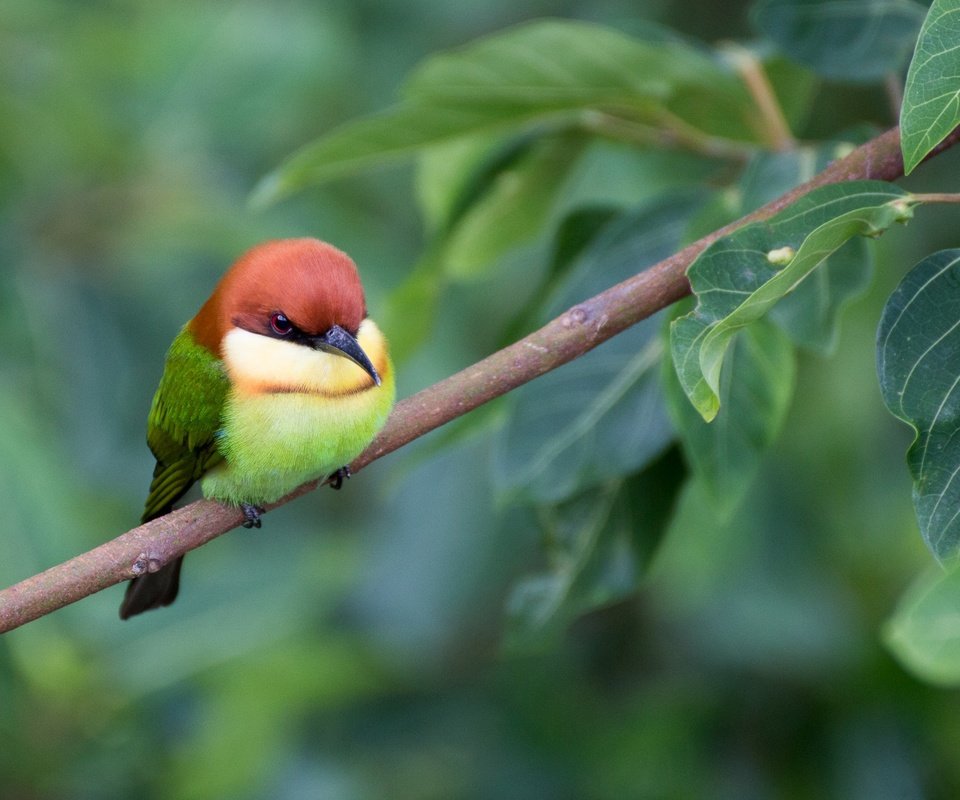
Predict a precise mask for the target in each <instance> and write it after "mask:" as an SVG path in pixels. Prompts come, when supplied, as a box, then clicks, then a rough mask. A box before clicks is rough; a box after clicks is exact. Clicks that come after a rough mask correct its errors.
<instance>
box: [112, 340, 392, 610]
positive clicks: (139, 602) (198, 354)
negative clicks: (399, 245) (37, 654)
mask: <svg viewBox="0 0 960 800" xmlns="http://www.w3.org/2000/svg"><path fill="white" fill-rule="evenodd" d="M248 335H250V336H253V334H248ZM282 346H283V347H287V348H289V347H300V345H296V344H284V345H282ZM294 352H295V351H294ZM304 352H305V353H307V354H308V355H309V354H311V353H312V354H313V355H312V356H311V357H315V358H327V359H334V360H339V359H340V357H339V356H328V355H323V354H317V353H315V352H314V351H312V350H310V349H305V351H304ZM384 358H385V360H386V364H385V369H383V370H382V376H381V377H382V384H381V385H380V386H374V385H373V383H372V382H371V385H370V388H369V389H367V390H363V391H349V392H344V393H342V394H333V395H330V396H327V395H324V394H317V393H313V392H309V391H279V392H256V391H252V392H251V391H246V392H244V391H240V390H238V389H237V388H236V387H234V386H232V385H231V382H230V380H229V377H228V374H227V371H226V368H225V366H224V363H223V362H222V361H221V360H220V359H219V358H217V357H216V356H214V355H213V354H212V353H211V352H210V351H209V350H207V349H206V348H205V347H202V346H200V345H199V344H197V342H196V341H195V340H194V338H193V335H192V334H191V332H190V328H189V326H185V327H184V328H183V329H182V330H181V331H180V333H179V334H178V336H177V338H176V339H174V341H173V344H172V345H171V346H170V350H169V352H168V353H167V360H166V364H165V367H164V372H163V377H162V378H161V379H160V385H159V387H158V388H157V392H156V394H155V396H154V398H153V404H152V406H151V409H150V416H149V418H148V422H147V443H148V444H149V446H150V450H151V451H152V452H153V454H154V456H155V457H156V459H157V464H156V468H155V469H154V473H153V480H152V481H151V484H150V491H149V493H148V495H147V500H146V503H145V505H144V511H143V517H142V521H143V522H148V521H149V520H151V519H155V518H156V517H159V516H162V515H163V514H166V513H167V512H168V511H170V509H171V508H172V507H173V505H174V503H176V502H177V501H178V500H179V499H180V498H181V497H183V495H184V494H185V493H186V492H187V491H188V490H189V489H190V487H191V486H192V485H193V484H194V483H195V482H196V481H198V480H199V481H200V482H201V488H202V489H203V494H204V496H205V497H209V498H213V499H215V500H220V501H222V502H225V503H229V504H232V505H241V504H246V505H254V506H256V505H261V504H265V503H270V502H273V501H275V500H277V499H279V498H280V497H282V496H283V495H285V494H287V493H288V492H290V491H292V490H293V489H295V488H296V487H297V486H299V485H300V484H301V483H304V482H306V481H308V480H311V479H313V478H317V477H322V476H326V475H330V474H331V473H333V472H335V471H336V470H338V469H339V468H340V467H342V466H344V465H345V464H348V463H349V462H350V461H352V460H353V459H354V458H355V457H356V456H358V455H359V454H360V452H361V451H362V450H363V449H364V448H365V447H366V446H367V444H369V442H370V441H371V440H372V439H373V437H374V436H375V435H376V433H377V431H379V430H380V428H381V427H383V424H384V423H385V422H386V419H387V416H388V415H389V413H390V409H391V407H392V406H393V399H394V377H393V368H392V365H390V363H389V358H388V357H387V356H386V355H385V354H384ZM344 363H347V362H346V360H344ZM182 561H183V559H182V557H181V558H178V559H175V560H174V561H173V562H171V563H170V564H167V565H166V566H164V567H163V568H161V569H160V570H159V571H157V572H155V573H151V574H148V575H143V576H140V577H138V578H135V579H133V580H132V581H131V582H130V584H129V586H128V587H127V593H126V595H125V597H124V601H123V604H122V605H121V608H120V616H121V617H122V618H124V619H126V618H127V617H129V616H132V615H133V614H138V613H140V612H141V611H145V610H147V609H150V608H157V607H160V606H164V605H169V604H170V603H172V602H173V600H174V599H175V598H176V595H177V591H178V589H179V580H180V568H181V564H182Z"/></svg>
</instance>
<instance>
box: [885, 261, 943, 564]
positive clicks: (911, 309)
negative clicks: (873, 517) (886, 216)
mask: <svg viewBox="0 0 960 800" xmlns="http://www.w3.org/2000/svg"><path fill="white" fill-rule="evenodd" d="M958 352H960V250H943V251H941V252H939V253H934V254H933V255H931V256H928V257H927V258H925V259H923V260H922V261H921V262H920V263H919V264H917V265H916V266H915V267H914V268H913V269H912V270H910V272H909V273H907V275H906V277H904V279H903V280H902V281H901V282H900V285H899V286H898V287H897V288H896V290H895V291H894V292H893V294H892V295H890V299H889V300H887V304H886V306H885V307H884V310H883V316H882V317H881V319H880V329H879V331H878V333H877V371H878V373H879V376H880V389H881V391H882V393H883V400H884V402H885V403H886V404H887V408H889V409H890V411H891V412H892V413H893V414H894V415H895V416H897V417H899V418H900V419H902V420H903V421H904V422H906V423H908V424H909V425H911V426H912V427H913V428H914V430H915V431H916V433H917V436H916V438H915V439H914V441H913V444H912V445H911V446H910V449H909V451H908V452H907V464H908V466H909V468H910V474H911V476H912V477H913V503H914V508H915V509H916V513H917V519H918V521H919V523H920V532H921V533H922V534H923V538H924V539H925V540H926V542H927V544H928V545H929V547H930V549H931V550H932V551H933V553H934V555H936V557H937V558H938V559H940V560H941V561H954V560H955V559H956V558H957V555H958V552H960V481H958V480H957V475H958V473H960V437H958V436H957V435H956V434H957V429H958V427H960V391H958V387H960V360H958V356H957V354H958Z"/></svg>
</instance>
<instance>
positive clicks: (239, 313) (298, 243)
mask: <svg viewBox="0 0 960 800" xmlns="http://www.w3.org/2000/svg"><path fill="white" fill-rule="evenodd" d="M189 327H190V330H191V332H192V333H193V336H194V338H195V340H196V341H197V343H198V344H200V345H202V346H204V347H206V348H207V349H208V350H210V351H211V352H214V353H215V354H217V356H218V357H220V358H222V359H223V362H224V364H225V365H226V368H227V371H228V372H229V374H230V377H231V380H232V381H233V382H234V384H235V385H237V386H238V387H239V388H240V389H245V390H248V391H252V392H314V393H318V394H333V395H336V394H348V393H353V392H358V391H363V390H364V389H367V388H371V387H372V385H377V386H379V385H380V382H381V377H382V375H383V372H384V371H385V370H387V369H389V360H388V358H387V346H386V342H385V340H384V338H383V336H382V334H381V333H380V331H379V329H378V328H377V326H376V324H375V323H374V322H373V321H372V320H370V319H368V318H367V310H366V302H365V300H364V294H363V286H362V285H361V283H360V276H359V274H358V273H357V268H356V266H355V265H354V263H353V261H351V259H350V258H349V257H348V256H347V255H346V253H343V252H342V251H340V250H338V249H337V248H335V247H332V246H331V245H329V244H326V243H324V242H321V241H319V240H317V239H280V240H275V241H269V242H265V243H263V244H260V245H257V246H256V247H254V248H253V249H252V250H250V251H248V252H247V253H245V254H244V255H243V256H242V257H241V258H240V259H239V260H238V261H237V262H236V263H235V264H234V265H233V266H232V267H231V268H230V269H229V270H228V271H227V272H226V274H225V275H224V276H223V278H222V279H221V280H220V283H219V284H218V285H217V287H216V289H215V290H214V292H213V294H212V295H211V296H210V299H209V300H207V302H206V303H205V304H204V306H203V307H202V308H201V309H200V311H199V313H198V314H197V316H196V317H194V318H193V320H191V322H190V323H189ZM371 381H372V384H371Z"/></svg>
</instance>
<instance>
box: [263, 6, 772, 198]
mask: <svg viewBox="0 0 960 800" xmlns="http://www.w3.org/2000/svg"><path fill="white" fill-rule="evenodd" d="M403 95H404V99H403V101H402V102H401V104H400V105H398V106H396V107H395V108H393V109H391V110H388V111H386V112H383V113H380V114H375V115H373V116H370V117H366V118H363V119H359V120H356V121H354V122H350V123H347V124H345V125H343V126H341V127H339V128H337V129H335V130H333V131H332V132H330V133H329V134H327V135H326V136H323V137H321V138H319V139H318V140H316V141H315V142H313V143H312V144H310V145H307V146H306V147H304V148H303V149H302V150H300V151H299V152H297V153H295V154H294V155H293V156H291V157H290V158H289V159H288V160H287V161H286V162H285V163H284V164H282V165H281V166H280V167H279V168H278V169H277V170H276V171H274V172H273V173H271V174H270V175H268V176H266V177H265V178H264V179H263V180H262V181H261V182H260V184H259V185H258V186H257V187H256V188H255V190H254V192H253V194H252V197H251V202H253V203H254V204H261V205H262V204H265V203H268V202H271V201H274V200H276V199H277V198H279V197H282V196H283V195H285V194H288V193H290V192H292V191H294V190H297V189H300V188H302V187H304V186H306V185H309V184H314V183H319V182H322V181H325V180H330V179H332V178H336V177H339V176H343V175H346V174H348V173H350V172H353V171H356V170H360V169H365V168H368V167H370V166H373V165H376V164H380V163H384V162H388V161H391V160H393V159H397V158H399V157H402V156H407V155H411V154H413V153H415V152H417V151H419V150H423V149H425V148H428V147H432V146H437V145H444V144H447V143H450V142H452V141H455V140H457V139H459V138H463V137H475V136H478V135H503V134H506V133H509V132H511V131H512V132H515V133H516V132H525V131H531V130H534V129H537V130H541V131H549V130H557V129H560V128H569V127H572V126H580V127H583V128H585V129H589V130H595V129H599V130H603V129H604V128H605V127H606V124H607V121H608V120H613V121H617V120H621V121H622V120H626V121H627V122H628V123H629V124H635V123H642V124H644V125H647V126H653V127H660V128H663V127H667V128H671V129H673V128H675V127H676V118H677V117H679V118H680V120H681V123H685V124H686V125H688V126H692V128H693V129H694V130H693V131H685V133H686V134H688V135H693V136H694V138H696V135H697V134H696V130H695V129H696V128H697V125H698V124H709V125H710V126H712V125H715V124H717V123H716V120H715V114H714V113H712V112H711V109H713V110H714V111H716V110H717V109H719V110H722V112H723V118H724V120H725V122H724V125H726V126H727V127H726V128H724V129H723V130H722V131H720V133H722V134H725V135H728V136H741V138H748V139H752V138H754V137H753V134H752V131H753V128H752V119H751V118H752V115H753V114H754V113H755V111H754V109H753V106H752V104H751V103H750V100H749V96H748V95H747V93H746V91H745V90H744V88H743V86H742V85H741V84H740V82H739V81H738V80H737V79H736V77H735V76H734V75H733V74H732V73H731V72H730V71H729V70H727V69H725V68H724V67H723V66H721V65H720V63H719V62H718V61H716V60H714V59H712V58H710V57H709V56H707V55H705V54H703V53H701V52H700V51H698V50H696V49H694V48H693V47H690V46H687V45H683V44H681V43H679V42H676V41H657V42H646V41H640V40H637V39H633V38H630V37H628V36H625V35H623V34H621V33H619V32H617V31H614V30H609V29H606V28H602V27H600V26H597V25H592V24H589V23H584V22H573V21H569V20H543V21H538V22H532V23H527V24H525V25H520V26H517V27H516V28H513V29H510V30H508V31H505V32H503V33H499V34H496V35H493V36H490V37H488V38H485V39H481V40H478V41H476V42H473V43H471V44H469V45H467V46H465V47H462V48H460V49H457V50H453V51H450V52H449V53H444V54H440V55H436V56H433V57H431V58H429V59H427V61H425V62H424V63H423V64H422V65H421V66H420V67H419V68H418V69H416V70H415V71H414V72H413V74H412V75H411V76H410V78H409V80H408V81H407V84H406V87H405V89H404V92H403ZM672 102H675V103H677V104H678V105H679V106H682V107H679V108H675V109H670V108H669V106H670V104H671V103H672Z"/></svg>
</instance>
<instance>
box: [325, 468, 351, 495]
mask: <svg viewBox="0 0 960 800" xmlns="http://www.w3.org/2000/svg"><path fill="white" fill-rule="evenodd" d="M352 474H353V473H352V472H350V467H348V466H346V465H344V466H342V467H340V469H338V470H337V471H336V472H334V473H333V474H332V475H331V476H330V477H329V478H328V481H329V482H330V488H331V489H337V490H339V489H340V487H341V486H343V482H344V480H346V479H347V478H349V477H350V476H351V475H352Z"/></svg>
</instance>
